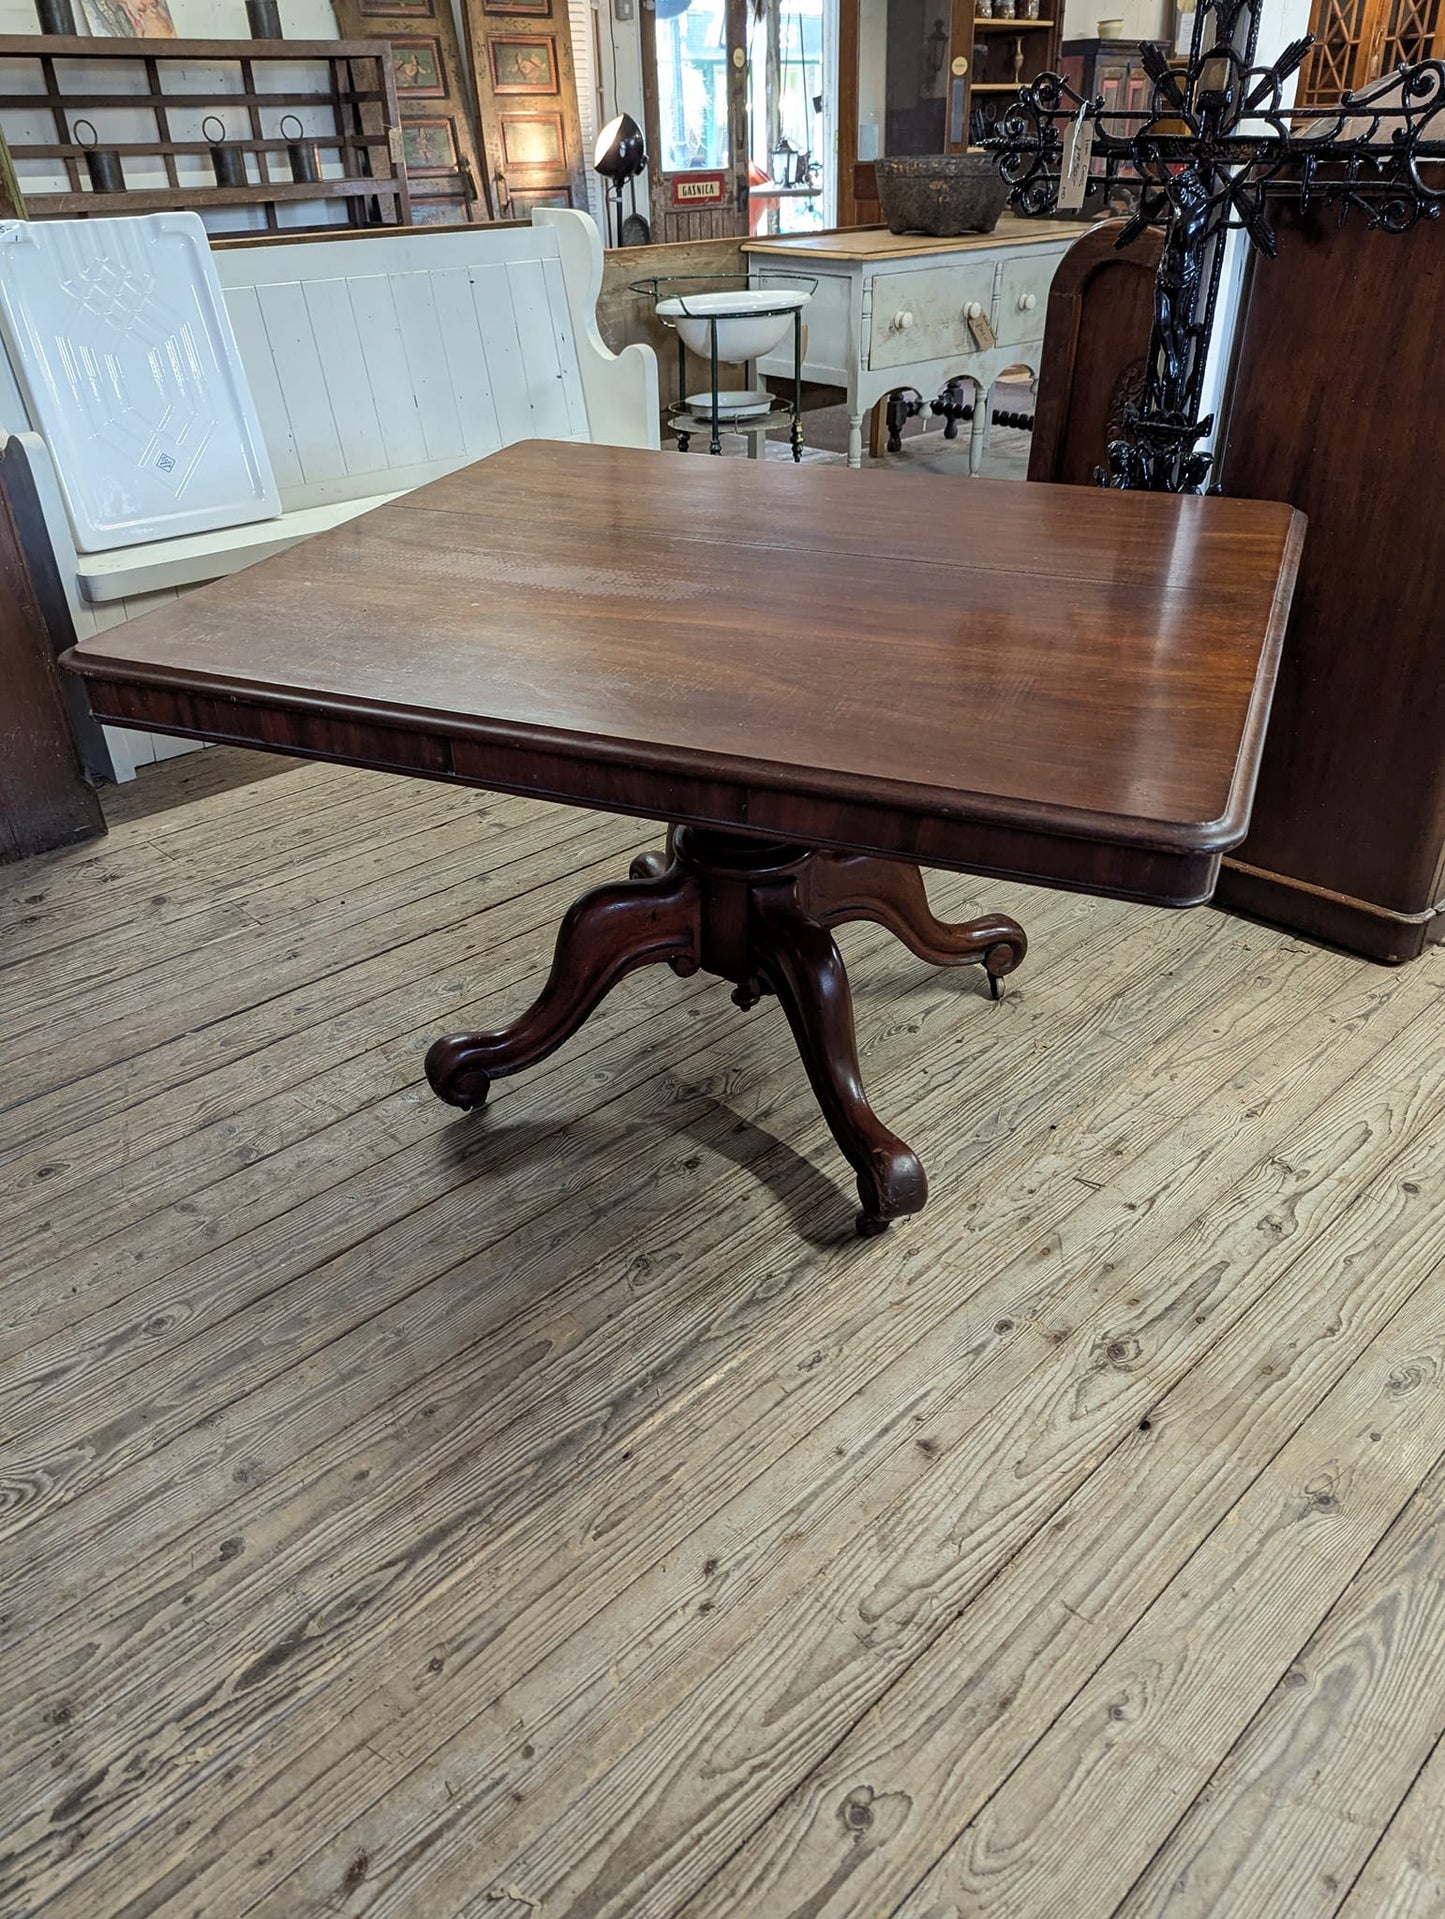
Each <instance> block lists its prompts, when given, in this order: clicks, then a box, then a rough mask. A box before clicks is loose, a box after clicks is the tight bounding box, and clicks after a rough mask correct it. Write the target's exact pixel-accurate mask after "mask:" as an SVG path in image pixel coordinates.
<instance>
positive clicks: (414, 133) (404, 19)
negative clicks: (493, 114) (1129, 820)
mask: <svg viewBox="0 0 1445 1919" xmlns="http://www.w3.org/2000/svg"><path fill="white" fill-rule="evenodd" d="M334 5H335V8H336V24H337V26H338V28H339V29H340V30H341V31H342V32H343V33H344V34H346V35H347V36H348V37H349V38H351V39H366V40H386V41H388V42H389V43H390V45H391V59H392V70H393V72H394V74H395V76H396V102H397V109H398V113H399V116H400V123H401V159H402V163H403V165H404V166H405V168H406V176H407V182H408V184H409V186H410V188H411V217H412V224H413V225H414V226H419V227H425V226H464V225H466V223H467V222H468V221H469V220H485V219H486V218H487V217H488V207H487V202H486V195H485V189H484V187H483V185H482V178H483V176H482V169H481V167H480V166H479V165H478V161H477V143H476V138H475V136H474V134H473V131H472V122H471V113H470V108H469V106H468V102H467V90H466V83H465V80H464V78H463V74H462V61H461V49H460V46H459V45H458V42H457V29H456V22H455V21H454V19H453V17H452V9H451V0H334Z"/></svg>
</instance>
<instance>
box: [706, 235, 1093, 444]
mask: <svg viewBox="0 0 1445 1919" xmlns="http://www.w3.org/2000/svg"><path fill="white" fill-rule="evenodd" d="M1084 230H1085V229H1084V227H1083V226H1082V225H1081V224H1080V223H1079V222H1078V221H1075V220H1014V219H1007V218H1005V219H1003V220H1000V221H999V223H998V225H997V227H995V228H994V230H993V232H992V233H970V234H965V235H963V236H962V237H960V238H959V239H956V240H935V239H930V238H929V237H928V236H927V235H926V234H918V233H913V234H908V233H904V234H898V233H890V232H889V231H888V230H887V228H886V227H860V228H857V229H856V230H854V231H852V232H843V233H818V234H812V233H805V234H795V235H793V236H791V237H789V238H786V239H776V240H749V241H745V242H744V244H743V251H744V253H745V254H746V255H747V256H748V272H749V277H750V279H751V281H752V283H753V284H754V285H755V286H767V285H768V284H769V282H770V279H771V277H772V276H773V275H774V274H777V273H806V274H810V275H812V276H814V277H815V278H816V279H817V282H818V290H817V292H816V293H815V294H814V295H813V297H812V299H811V300H810V301H809V303H808V306H807V309H806V313H805V319H806V323H807V327H806V332H807V338H806V342H805V345H804V350H803V378H804V379H805V380H813V381H816V382H817V383H818V384H819V385H821V386H839V387H843V388H845V389H846V391H847V394H848V464H849V466H854V467H856V466H860V465H861V464H862V457H863V420H864V416H865V415H866V414H867V412H868V409H869V408H870V407H872V406H874V405H875V404H876V403H877V402H878V401H879V400H882V399H884V398H885V397H886V396H887V395H888V394H889V393H892V392H893V391H894V390H895V389H896V388H898V387H917V389H918V390H919V392H920V393H921V394H922V395H923V397H924V398H925V399H926V400H931V399H932V398H933V397H934V396H935V394H937V393H938V392H939V391H940V390H941V389H942V387H943V386H944V385H945V384H946V382H947V381H949V380H951V379H955V378H963V379H969V380H972V381H973V382H974V384H975V386H976V387H977V389H978V395H979V403H978V404H977V405H976V406H975V408H974V413H973V432H972V437H971V440H970V443H969V471H970V472H971V473H977V472H978V469H979V466H980V464H981V462H982V460H983V454H984V448H985V446H986V444H987V441H988V416H989V408H988V394H989V390H990V388H991V387H992V385H993V383H994V381H995V380H996V379H997V378H998V377H999V375H1000V374H1001V373H1003V372H1004V371H1005V370H1006V369H1007V368H1009V367H1015V366H1026V367H1028V369H1029V370H1030V372H1032V373H1033V374H1035V375H1037V373H1038V369H1039V351H1040V348H1041V347H1042V345H1043V338H1044V312H1045V309H1046V307H1047V305H1048V292H1049V283H1050V281H1051V280H1052V279H1053V277H1054V269H1055V268H1056V267H1057V266H1058V264H1059V261H1060V260H1061V259H1062V258H1063V256H1064V254H1065V253H1067V252H1068V250H1069V248H1070V247H1071V246H1072V245H1073V243H1074V241H1075V240H1077V239H1078V238H1079V236H1080V234H1081V233H1082V232H1083V231H1084ZM981 314H987V316H988V318H989V321H990V323H991V324H992V326H993V329H994V333H995V334H996V336H997V344H996V345H995V346H992V347H989V348H988V349H987V350H983V351H981V350H980V348H979V347H978V344H977V342H976V341H975V339H974V337H973V334H972V332H971V331H970V328H969V320H970V318H976V317H978V316H979V315H981ZM758 371H759V372H760V373H767V374H774V375H778V376H780V377H783V378H790V377H791V375H792V371H793V364H792V352H791V347H790V346H788V347H786V348H785V349H784V350H782V351H780V352H778V353H772V354H769V355H768V356H767V358H766V359H763V360H760V361H759V362H758Z"/></svg>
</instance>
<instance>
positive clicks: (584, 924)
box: [426, 871, 700, 1107]
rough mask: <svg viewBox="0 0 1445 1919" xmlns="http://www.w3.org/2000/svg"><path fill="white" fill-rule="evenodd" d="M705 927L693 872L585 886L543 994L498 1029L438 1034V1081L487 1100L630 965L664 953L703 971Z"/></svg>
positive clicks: (434, 1060) (431, 1063)
mask: <svg viewBox="0 0 1445 1919" xmlns="http://www.w3.org/2000/svg"><path fill="white" fill-rule="evenodd" d="M699 927H700V909H699V891H698V884H697V881H696V880H695V879H694V878H693V877H692V875H691V874H688V873H683V872H677V871H669V872H668V873H666V874H664V875H663V876H662V877H661V878H658V879H635V880H622V881H619V882H618V883H617V884H615V885H612V886H599V887H596V888H594V889H593V891H592V892H590V893H584V894H583V895H582V897H581V899H579V900H578V901H577V902H576V903H575V904H574V905H573V906H572V908H571V909H570V911H569V912H568V914H567V917H566V918H565V919H564V920H563V922H562V925H561V927H560V929H559V931H558V934H557V948H556V952H555V955H554V957H553V960H552V971H551V973H550V974H549V975H548V977H547V984H546V985H545V986H544V987H543V988H542V991H541V993H540V994H539V995H538V997H537V1000H536V1002H535V1003H534V1004H533V1005H532V1006H531V1007H530V1008H529V1010H528V1011H527V1012H525V1013H523V1014H522V1016H521V1018H520V1019H516V1020H513V1022H512V1023H511V1025H510V1026H504V1027H502V1028H501V1030H500V1031H499V1032H495V1033H451V1034H448V1035H447V1037H446V1038H444V1039H439V1040H437V1041H436V1042H435V1043H434V1044H433V1045H432V1046H431V1047H430V1048H429V1049H428V1052H427V1056H426V1076H427V1078H428V1079H429V1080H430V1081H431V1085H432V1090H433V1091H434V1092H435V1093H437V1094H438V1095H439V1096H440V1097H441V1098H442V1099H444V1100H448V1101H449V1102H450V1103H451V1104H452V1105H453V1106H461V1107H470V1106H480V1105H481V1104H482V1102H483V1101H484V1100H485V1099H486V1097H487V1093H488V1092H489V1090H490V1088H491V1083H492V1081H493V1080H494V1079H500V1078H502V1077H503V1076H505V1075H506V1074H508V1073H519V1072H521V1071H522V1069H523V1068H524V1067H527V1066H534V1065H535V1064H536V1063H537V1061H538V1060H542V1059H545V1058H546V1057H547V1055H548V1054H549V1053H554V1052H555V1051H556V1050H557V1048H558V1047H559V1046H560V1045H561V1044H562V1043H563V1041H564V1040H567V1039H570V1038H571V1036H572V1034H573V1033H575V1032H576V1031H577V1029H578V1027H579V1026H581V1024H582V1023H583V1021H584V1020H585V1019H586V1018H587V1016H588V1014H589V1013H591V1012H592V1011H593V1009H594V1008H595V1007H597V1006H598V1005H600V1004H601V1002H602V1000H603V999H605V998H606V996H607V994H608V993H610V992H611V990H612V988H613V987H614V986H616V984H617V983H618V981H619V980H621V979H623V978H625V977H626V975H627V974H628V973H631V972H635V971H636V970H637V968H638V967H640V966H652V965H655V964H657V963H658V962H660V961H663V960H670V961H671V962H672V964H673V966H674V968H675V970H677V971H678V972H682V973H693V972H696V971H697V967H698V963H699V958H700V953H699V938H700V935H699Z"/></svg>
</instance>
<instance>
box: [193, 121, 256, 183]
mask: <svg viewBox="0 0 1445 1919" xmlns="http://www.w3.org/2000/svg"><path fill="white" fill-rule="evenodd" d="M212 126H217V127H219V128H220V129H221V131H220V132H219V133H212V132H210V131H209V129H210V128H211V127H212ZM201 138H202V139H203V140H205V141H206V142H207V143H208V144H209V146H210V149H211V165H212V166H213V167H214V168H215V170H216V185H217V186H218V187H244V186H245V185H246V184H247V180H246V155H245V152H244V150H243V149H242V148H240V147H234V146H227V145H226V144H225V140H226V123H225V121H224V120H223V119H222V118H221V117H220V115H219V114H217V113H208V114H207V115H206V117H205V119H204V120H202V122H201Z"/></svg>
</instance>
